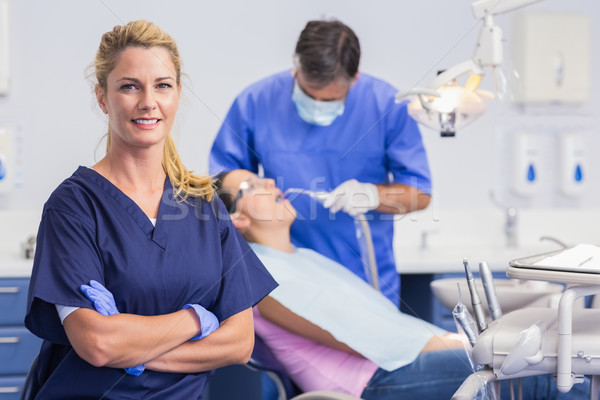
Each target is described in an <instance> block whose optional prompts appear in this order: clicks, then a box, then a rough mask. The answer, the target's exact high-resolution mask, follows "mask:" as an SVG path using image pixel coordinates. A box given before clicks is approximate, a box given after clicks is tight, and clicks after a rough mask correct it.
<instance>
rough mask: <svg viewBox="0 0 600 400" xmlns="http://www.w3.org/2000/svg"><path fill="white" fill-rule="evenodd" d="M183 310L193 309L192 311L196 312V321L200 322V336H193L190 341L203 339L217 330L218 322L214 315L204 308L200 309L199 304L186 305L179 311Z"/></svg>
mask: <svg viewBox="0 0 600 400" xmlns="http://www.w3.org/2000/svg"><path fill="white" fill-rule="evenodd" d="M185 308H193V309H194V311H196V315H197V316H198V319H199V320H200V330H201V331H200V334H199V335H196V336H194V337H193V338H191V339H190V340H200V339H203V338H205V337H207V336H208V335H210V334H211V333H213V332H214V331H216V330H217V329H219V320H218V319H217V317H216V316H215V314H213V313H211V312H210V311H208V310H207V309H206V308H204V307H202V306H201V305H200V304H186V305H185V306H183V307H182V308H181V309H182V310H183V309H185Z"/></svg>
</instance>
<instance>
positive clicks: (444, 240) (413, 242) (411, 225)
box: [394, 209, 600, 274]
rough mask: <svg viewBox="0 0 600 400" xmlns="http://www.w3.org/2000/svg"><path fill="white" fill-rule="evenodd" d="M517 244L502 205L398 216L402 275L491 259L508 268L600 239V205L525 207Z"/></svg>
mask: <svg viewBox="0 0 600 400" xmlns="http://www.w3.org/2000/svg"><path fill="white" fill-rule="evenodd" d="M517 218H518V219H517V224H516V238H517V245H516V246H514V247H510V246H508V245H507V238H506V234H505V224H506V219H505V214H504V213H503V211H502V210H499V209H489V210H487V209H485V210H471V209H450V210H437V211H436V210H435V209H433V210H431V209H427V210H423V211H420V212H418V213H414V214H409V215H406V216H403V217H402V218H399V219H398V220H396V221H395V234H394V253H395V256H396V269H397V270H398V272H400V273H402V274H418V273H445V272H464V267H463V263H462V261H463V259H464V258H465V257H466V258H467V259H468V260H469V263H470V264H471V267H472V269H473V270H474V271H476V270H478V266H479V262H482V261H485V262H487V263H488V265H489V266H490V268H491V269H492V270H493V271H505V270H506V268H507V267H508V263H509V262H510V261H511V260H514V259H517V258H522V257H528V256H532V255H536V254H542V253H546V252H549V251H553V250H558V249H560V248H562V247H561V246H560V245H559V244H557V243H556V242H554V241H552V240H547V239H544V240H540V239H541V238H542V237H552V238H554V239H557V240H559V241H561V242H563V243H564V244H566V245H567V246H574V245H576V244H578V243H591V244H600V229H598V227H600V209H579V210H576V209H537V210H519V211H518V217H517Z"/></svg>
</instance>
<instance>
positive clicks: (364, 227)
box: [354, 214, 379, 291]
mask: <svg viewBox="0 0 600 400" xmlns="http://www.w3.org/2000/svg"><path fill="white" fill-rule="evenodd" d="M354 226H355V227H356V239H357V240H358V246H359V248H360V257H361V259H362V262H363V267H364V270H365V276H366V277H367V279H368V280H369V281H370V282H369V283H370V284H371V286H373V287H374V288H375V290H378V291H379V274H378V272H377V260H376V259H375V249H374V247H373V237H372V236H371V228H370V227H369V221H367V218H366V216H365V214H359V215H357V216H356V217H354ZM365 255H366V257H365Z"/></svg>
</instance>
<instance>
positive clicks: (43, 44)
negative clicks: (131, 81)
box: [0, 0, 600, 210]
mask: <svg viewBox="0 0 600 400" xmlns="http://www.w3.org/2000/svg"><path fill="white" fill-rule="evenodd" d="M470 3H471V1H470V0H453V1H447V0H421V1H413V2H406V1H402V2H399V1H395V0H379V1H377V0H376V1H371V2H368V3H367V2H366V1H357V0H353V1H348V0H329V1H323V0H304V1H301V2H298V1H296V2H291V1H281V0H255V1H243V0H236V1H220V2H208V1H192V0H180V1H172V2H167V1H164V0H163V1H157V0H145V1H139V0H135V1H133V0H132V1H118V0H87V1H81V0H55V1H50V2H48V1H42V0H11V24H12V36H11V46H12V49H11V50H12V56H11V60H10V62H11V66H12V71H13V75H12V91H11V93H10V95H9V96H7V97H0V123H1V122H5V123H7V122H8V123H10V124H13V125H15V126H17V128H18V132H19V135H18V136H19V137H20V138H21V140H22V141H23V152H22V155H23V161H24V166H23V169H22V172H23V182H22V187H21V188H20V189H16V190H14V191H13V192H12V193H10V194H8V195H6V194H4V195H0V209H3V210H13V209H14V210H16V209H38V208H40V207H41V206H42V205H43V203H44V202H45V200H46V199H47V197H48V196H49V194H50V193H51V191H52V190H53V189H54V188H55V187H56V186H57V185H58V184H59V183H60V182H61V181H62V180H63V179H64V178H66V177H67V176H69V175H70V174H71V173H72V172H73V171H74V170H75V168H76V167H77V165H79V164H82V165H91V164H93V163H94V154H95V151H96V146H97V144H98V142H99V140H100V139H101V137H102V135H103V133H104V132H105V130H106V122H105V120H104V116H103V115H102V114H101V113H100V112H99V110H98V108H97V106H96V105H95V104H94V103H95V102H94V98H93V96H92V91H91V86H90V84H89V82H88V81H86V79H85V76H84V73H85V69H86V67H87V65H88V64H89V63H90V62H91V61H92V60H93V58H94V54H95V51H96V49H97V46H98V43H99V40H100V36H101V34H102V33H104V32H106V31H108V30H110V29H111V28H112V27H113V26H114V25H117V24H122V23H124V22H127V21H129V20H132V19H140V18H145V19H148V20H151V21H154V22H156V23H157V24H159V25H160V26H161V27H163V28H164V29H165V30H166V31H168V32H169V33H170V34H171V35H172V36H173V37H174V38H175V39H176V40H177V41H178V44H179V47H180V52H181V55H182V57H183V60H184V71H185V72H186V73H187V75H188V77H189V79H188V81H187V83H186V85H185V89H184V90H185V94H184V100H183V103H182V106H181V108H180V112H179V122H178V123H177V125H176V129H177V132H178V143H179V149H180V153H181V155H182V157H183V159H184V162H185V163H186V164H187V166H188V167H189V168H191V169H193V170H195V171H196V172H206V168H207V160H208V152H209V149H210V145H211V143H212V140H213V137H214V135H215V133H216V131H217V129H218V127H219V125H220V123H221V121H222V119H223V117H224V115H225V113H226V111H227V109H228V107H229V105H230V103H231V101H232V100H233V98H234V96H235V95H236V94H237V93H238V92H239V91H240V90H241V89H242V88H243V87H245V86H246V85H248V84H249V83H251V82H253V81H255V80H257V79H259V78H261V77H263V76H266V75H268V74H271V73H273V72H276V71H279V70H282V69H285V68H289V67H290V66H291V56H292V52H293V49H294V45H295V41H296V39H297V36H298V34H299V32H300V30H301V29H302V27H303V26H304V24H305V22H306V21H307V20H309V19H316V18H321V17H335V18H338V19H340V20H342V21H343V22H345V23H347V24H348V25H349V26H351V27H352V28H353V29H354V30H355V31H356V33H357V35H358V36H359V38H360V40H361V46H362V49H363V58H362V64H361V70H362V71H365V72H368V73H371V74H373V75H376V76H379V77H381V78H384V79H385V80H387V81H389V82H390V83H392V84H394V85H395V86H396V87H397V88H399V89H408V88H410V87H413V86H424V85H426V84H427V83H428V82H429V81H430V80H431V79H432V78H433V76H434V75H435V72H436V71H437V70H438V69H443V68H447V67H449V66H452V65H454V64H456V63H458V62H459V61H462V60H464V59H466V58H467V57H468V56H470V54H471V53H472V51H473V48H474V44H475V41H476V37H477V34H478V31H479V26H480V25H479V24H478V22H477V21H476V20H474V18H473V17H472V15H471V11H470ZM527 9H528V10H555V11H561V10H564V11H572V12H579V13H586V14H588V15H589V16H590V18H591V19H592V28H593V38H595V39H597V38H600V28H599V26H600V2H597V1H591V0H545V1H542V2H540V3H537V4H534V5H531V6H529V7H528V8H527ZM514 15H515V13H511V14H506V15H500V16H497V17H496V22H497V23H498V24H499V25H500V26H501V27H502V28H503V30H504V32H505V37H506V39H507V40H508V42H507V44H509V43H510V40H511V37H510V36H511V35H510V33H511V32H510V31H511V29H510V28H511V21H512V19H513V18H514ZM505 50H506V52H505V54H506V55H508V53H509V47H508V46H507V47H506V49H505ZM592 61H593V66H592V71H599V70H600V51H599V48H598V41H597V40H595V41H594V42H593V55H592ZM488 72H489V71H488ZM483 86H486V87H485V88H486V89H492V85H491V79H490V78H489V76H488V77H486V78H485V80H484V84H483ZM598 92H600V82H599V80H598V79H597V77H596V76H593V82H592V98H591V99H590V101H589V102H588V103H587V104H586V105H584V106H582V107H578V108H576V109H570V110H565V109H563V108H561V107H558V108H553V109H550V110H547V109H546V110H544V109H542V110H539V109H538V110H535V112H532V110H525V111H523V110H518V109H516V108H515V107H513V106H511V105H510V104H509V103H508V102H501V101H497V102H495V103H492V104H491V105H490V107H489V110H488V112H487V113H486V114H485V115H484V116H483V117H481V119H480V120H478V121H476V122H475V123H474V124H473V125H471V126H469V127H467V128H465V129H464V130H463V131H460V132H459V133H458V136H457V137H456V138H454V139H442V138H440V137H439V135H438V134H437V133H436V132H433V131H431V130H429V129H427V128H423V135H424V137H425V143H426V146H427V149H428V151H429V157H430V162H431V167H432V173H433V178H434V185H435V192H434V193H435V199H436V203H435V206H436V207H438V208H440V209H444V208H491V207H493V206H492V203H491V202H490V200H489V192H490V191H491V190H492V189H496V191H497V192H498V193H499V194H498V197H500V198H501V200H502V201H506V202H514V203H516V204H517V205H519V206H523V207H534V206H544V207H547V206H549V207H557V206H560V207H597V206H598V204H600V203H599V202H598V200H600V185H598V184H596V185H595V186H594V187H592V188H591V190H590V191H589V193H588V195H587V196H585V198H582V199H576V200H568V199H567V200H564V199H562V200H561V199H560V198H558V197H556V196H554V195H552V194H551V195H550V196H539V197H538V198H536V199H533V200H520V199H514V198H512V197H511V196H509V195H506V196H504V195H503V194H502V193H501V192H502V176H501V171H502V165H503V164H505V163H506V157H505V155H504V154H502V153H501V152H500V150H499V148H500V147H502V146H499V145H498V143H499V142H498V137H499V135H503V134H504V133H503V132H506V131H510V130H511V129H512V128H511V126H519V125H523V124H525V125H527V126H530V127H533V128H534V129H537V130H540V131H542V132H544V131H548V132H549V133H548V134H549V135H553V134H554V130H556V127H557V126H560V125H564V126H565V127H570V126H583V127H584V128H585V129H587V130H588V131H589V132H591V133H589V134H588V138H589V144H590V153H591V155H592V156H593V157H590V158H597V157H595V155H596V152H597V151H598V150H597V149H600V135H599V134H598V133H599V132H598V128H597V127H598V122H599V117H598V112H597V110H598V109H600V95H599V94H598ZM557 113H558V114H563V117H561V116H556V114H557ZM501 141H502V140H500V142H501ZM103 148H104V143H103V144H102V145H100V146H99V147H98V150H97V151H96V157H97V159H99V158H101V156H102V154H103ZM592 161H593V162H594V163H593V164H592V168H593V172H594V174H595V176H593V177H594V178H595V179H596V182H598V172H600V167H599V165H598V163H597V162H595V161H594V160H592ZM499 171H500V172H499ZM503 197H504V198H503Z"/></svg>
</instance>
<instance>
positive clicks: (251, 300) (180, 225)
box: [25, 167, 277, 399]
mask: <svg viewBox="0 0 600 400" xmlns="http://www.w3.org/2000/svg"><path fill="white" fill-rule="evenodd" d="M92 279H93V280H96V281H98V282H101V283H103V284H104V285H105V286H106V287H107V288H108V290H110V291H111V292H112V293H113V294H114V296H115V301H116V305H117V308H118V309H119V311H120V312H122V313H130V314H137V315H162V314H167V313H172V312H175V311H178V310H180V309H181V308H182V306H183V305H184V304H187V303H197V304H200V305H202V306H204V307H205V308H206V309H208V310H210V311H212V312H213V313H214V314H215V315H216V316H217V318H218V319H219V321H223V320H225V319H227V318H229V317H231V316H232V315H234V314H236V313H238V312H240V311H242V310H244V309H247V308H249V307H252V306H253V305H254V304H256V303H257V302H258V301H259V300H260V299H262V298H263V297H264V296H265V295H267V294H268V293H269V292H270V291H271V290H272V289H273V288H274V287H275V286H276V285H277V284H276V283H275V281H274V280H273V278H272V277H271V276H270V275H269V273H268V272H267V271H266V270H265V268H264V267H263V265H262V264H261V263H260V261H259V260H258V258H257V257H256V256H255V255H254V253H253V252H252V250H251V249H250V248H249V247H248V245H247V243H246V242H245V240H244V239H243V238H242V237H241V235H240V234H239V233H238V231H237V230H236V229H235V227H234V226H233V225H232V224H231V221H230V219H229V216H228V213H227V210H226V209H225V207H224V206H223V204H222V203H221V202H220V201H219V200H217V199H215V200H213V201H211V202H208V201H205V200H202V199H198V198H190V199H187V200H186V201H180V200H177V199H174V198H173V187H172V184H171V182H170V180H169V179H168V178H167V179H166V180H165V185H164V192H163V196H162V199H161V203H160V207H159V211H158V217H157V221H156V226H154V225H153V224H152V222H151V221H150V219H149V218H148V216H147V215H146V214H145V213H144V212H143V211H142V210H141V209H140V208H139V206H138V205H137V204H136V203H135V202H134V201H133V200H131V199H130V198H129V197H127V196H126V195H125V194H124V193H123V192H121V191H120V190H119V189H118V188H117V187H116V186H114V185H113V184H112V183H111V182H110V181H108V180H107V179H105V178H104V177H103V176H101V175H100V174H98V173H97V172H95V171H94V170H92V169H89V168H86V167H79V168H78V169H77V171H75V173H74V174H73V175H72V176H71V177H70V178H68V179H66V180H65V181H64V182H63V183H61V185H60V186H59V187H58V188H57V189H56V190H55V191H54V192H53V193H52V195H51V196H50V198H49V200H48V201H47V203H46V204H45V205H44V211H43V214H42V221H41V223H40V228H39V232H38V244H37V250H36V256H35V260H34V267H33V272H32V277H31V283H30V290H29V298H28V309H27V310H28V311H27V316H26V319H25V322H26V325H27V327H28V328H29V329H30V330H31V331H32V332H33V333H35V334H36V335H38V336H39V337H41V338H43V339H44V343H43V345H42V349H41V352H40V357H39V365H40V367H39V369H38V381H39V382H40V384H43V386H42V389H41V392H40V395H39V397H37V398H40V399H45V398H61V399H67V398H78V399H82V398H96V399H97V398H100V397H102V396H105V397H103V398H106V399H110V398H115V399H116V398H118V399H127V398H140V393H141V394H142V395H141V396H142V398H148V399H154V398H156V399H158V398H189V399H197V398H200V397H201V393H202V390H203V387H204V385H205V383H206V379H207V376H208V375H209V372H204V373H198V374H178V373H169V374H166V373H159V372H154V371H148V370H146V371H145V372H144V373H143V374H142V375H141V376H139V377H135V376H131V375H124V372H123V370H122V369H116V368H96V367H93V366H92V365H90V364H88V363H87V362H85V361H84V360H83V359H81V358H80V357H79V356H78V355H77V354H76V353H75V351H74V350H73V349H72V347H71V346H70V345H69V341H68V339H67V337H66V334H65V331H64V329H63V327H62V324H61V323H60V320H59V317H58V313H57V312H56V309H55V306H54V305H55V304H60V305H63V306H70V307H85V308H91V309H93V306H92V304H91V303H90V302H89V300H87V299H86V298H85V296H83V294H81V292H80V290H79V287H80V285H81V284H84V283H86V284H87V283H89V281H90V280H92Z"/></svg>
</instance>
